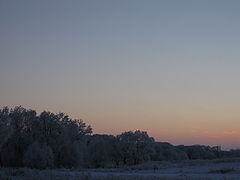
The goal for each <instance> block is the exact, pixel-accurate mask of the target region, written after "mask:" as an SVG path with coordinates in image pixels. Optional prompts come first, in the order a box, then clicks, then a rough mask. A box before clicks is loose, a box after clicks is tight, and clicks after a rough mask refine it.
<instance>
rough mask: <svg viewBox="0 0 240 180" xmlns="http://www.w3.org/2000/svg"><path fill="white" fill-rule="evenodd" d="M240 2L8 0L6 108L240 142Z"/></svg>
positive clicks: (163, 136)
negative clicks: (64, 114) (47, 112)
mask: <svg viewBox="0 0 240 180" xmlns="http://www.w3.org/2000/svg"><path fill="white" fill-rule="evenodd" d="M239 7H240V1H237V0H230V1H224V0H212V1H207V0H203V1H196V2H192V1H190V0H183V1H181V2H179V1H177V0H173V1H154V0H153V1H150V2H149V1H144V0H140V1H136V0H132V1H121V2H120V1H110V0H103V1H96V0H95V1H91V2H89V1H84V0H83V1H73V0H72V1H55V0H52V1H46V0H44V1H28V0H23V1H21V2H20V1H17V0H13V1H0V25H1V27H2V28H0V39H1V42H0V84H1V87H0V92H1V94H0V103H1V104H0V107H3V106H8V107H11V108H12V107H14V106H18V105H21V106H22V107H25V108H29V109H35V110H36V111H37V112H41V111H43V110H48V111H51V112H55V113H56V112H64V113H66V114H68V115H69V116H70V117H72V118H76V119H80V118H81V119H83V121H84V122H85V123H87V124H90V125H91V126H92V128H93V131H94V133H97V134H113V135H116V134H119V133H121V132H125V131H128V130H136V129H139V130H143V131H147V132H148V134H149V136H151V137H154V139H155V140H156V141H161V142H169V143H171V144H174V145H179V144H184V145H191V144H201V145H209V146H221V147H222V148H223V149H236V148H240V141H239V139H240V129H239V127H240V121H239V119H240V112H239V108H240V95H239V92H240V85H239V83H237V82H238V80H239V79H238V77H240V71H239V68H240V61H239V57H240V21H239V18H240V11H239Z"/></svg>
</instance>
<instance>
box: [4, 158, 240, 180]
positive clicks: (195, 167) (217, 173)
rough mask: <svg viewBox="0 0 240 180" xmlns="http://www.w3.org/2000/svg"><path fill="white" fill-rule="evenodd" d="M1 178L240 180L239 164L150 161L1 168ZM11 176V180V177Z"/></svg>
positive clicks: (230, 161) (227, 162) (15, 179)
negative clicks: (105, 165)
mask: <svg viewBox="0 0 240 180" xmlns="http://www.w3.org/2000/svg"><path fill="white" fill-rule="evenodd" d="M0 172H1V173H0V179H6V178H8V179H12V180H25V179H32V180H41V179H44V180H50V179H51V180H61V179H69V180H71V179H74V180H75V179H76V180H77V179H82V180H91V179H92V180H105V179H106V180H157V179H159V180H190V179H193V180H215V179H216V180H240V161H239V160H236V159H231V160H214V161H203V160H202V161H180V162H172V163H170V162H150V163H145V164H141V165H137V166H130V167H126V168H118V169H78V170H77V169H71V170H69V169H55V170H43V171H40V170H31V169H1V171H0ZM9 177H10V178H9Z"/></svg>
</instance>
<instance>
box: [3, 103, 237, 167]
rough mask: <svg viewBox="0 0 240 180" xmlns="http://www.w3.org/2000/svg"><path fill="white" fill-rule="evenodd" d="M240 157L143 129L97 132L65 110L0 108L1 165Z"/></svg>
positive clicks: (110, 164) (103, 164)
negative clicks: (166, 138) (161, 137)
mask: <svg viewBox="0 0 240 180" xmlns="http://www.w3.org/2000/svg"><path fill="white" fill-rule="evenodd" d="M220 157H240V151H239V150H232V151H221V149H220V148H219V147H209V146H200V145H195V146H183V145H181V146H173V145H171V144H170V143H163V142H155V141H154V139H153V138H152V137H149V136H148V134H147V132H144V131H139V130H137V131H134V132H132V131H128V132H124V133H122V134H120V135H117V136H112V135H92V128H91V126H89V125H86V124H85V123H84V122H83V121H82V120H78V119H71V118H69V116H68V115H66V114H64V113H58V114H55V113H51V112H47V111H44V112H42V113H40V114H39V115H37V113H36V111H35V110H31V109H25V108H23V107H21V106H17V107H15V108H13V109H10V108H8V107H4V108H2V109H0V165H1V166H2V167H30V168H38V169H44V168H61V167H65V168H70V167H83V168H99V167H102V168H105V167H119V166H124V165H136V164H139V163H143V162H146V161H171V160H188V159H189V160H191V159H215V158H220Z"/></svg>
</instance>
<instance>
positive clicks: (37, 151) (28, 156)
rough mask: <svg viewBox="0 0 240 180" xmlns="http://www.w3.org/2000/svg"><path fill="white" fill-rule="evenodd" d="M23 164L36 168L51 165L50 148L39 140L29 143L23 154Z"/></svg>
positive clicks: (52, 161) (51, 153)
mask: <svg viewBox="0 0 240 180" xmlns="http://www.w3.org/2000/svg"><path fill="white" fill-rule="evenodd" d="M23 163H24V166H26V167H30V168H36V169H45V168H50V167H53V163H54V156H53V152H52V149H51V148H50V147H49V146H47V145H45V144H40V143H39V142H34V143H33V144H31V145H30V146H29V147H28V149H27V151H26V152H25V154H24V156H23Z"/></svg>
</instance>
